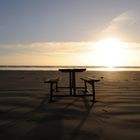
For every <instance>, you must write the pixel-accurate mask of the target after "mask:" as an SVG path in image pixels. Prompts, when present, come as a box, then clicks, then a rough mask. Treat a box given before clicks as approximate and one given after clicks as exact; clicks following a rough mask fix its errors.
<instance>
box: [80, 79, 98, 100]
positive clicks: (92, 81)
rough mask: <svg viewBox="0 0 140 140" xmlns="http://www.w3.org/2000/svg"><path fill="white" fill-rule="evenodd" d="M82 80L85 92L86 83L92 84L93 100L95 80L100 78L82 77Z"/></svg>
mask: <svg viewBox="0 0 140 140" xmlns="http://www.w3.org/2000/svg"><path fill="white" fill-rule="evenodd" d="M80 79H81V80H83V81H84V85H85V92H87V91H88V90H87V83H88V84H90V85H91V86H92V96H93V102H94V101H95V82H99V81H100V80H99V79H97V78H94V77H82V78H80Z"/></svg>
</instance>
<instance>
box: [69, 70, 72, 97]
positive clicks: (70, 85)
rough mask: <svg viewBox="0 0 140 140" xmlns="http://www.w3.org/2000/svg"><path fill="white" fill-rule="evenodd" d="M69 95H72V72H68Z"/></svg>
mask: <svg viewBox="0 0 140 140" xmlns="http://www.w3.org/2000/svg"><path fill="white" fill-rule="evenodd" d="M69 87H70V96H71V95H72V73H71V72H70V73H69Z"/></svg>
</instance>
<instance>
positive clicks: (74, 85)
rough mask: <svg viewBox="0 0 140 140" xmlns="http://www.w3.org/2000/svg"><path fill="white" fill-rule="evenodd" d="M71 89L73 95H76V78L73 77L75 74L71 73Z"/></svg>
mask: <svg viewBox="0 0 140 140" xmlns="http://www.w3.org/2000/svg"><path fill="white" fill-rule="evenodd" d="M72 87H73V94H74V95H76V77H75V72H72Z"/></svg>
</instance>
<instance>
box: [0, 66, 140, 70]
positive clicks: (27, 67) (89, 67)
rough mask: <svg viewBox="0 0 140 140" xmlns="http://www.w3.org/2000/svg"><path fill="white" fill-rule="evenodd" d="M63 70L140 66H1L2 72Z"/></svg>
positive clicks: (131, 67) (137, 68)
mask: <svg viewBox="0 0 140 140" xmlns="http://www.w3.org/2000/svg"><path fill="white" fill-rule="evenodd" d="M60 68H61V69H62V68H67V69H68V68H77V69H79V68H86V69H87V70H89V71H140V66H113V67H108V66H29V65H28V66H27V65H20V66H19V65H0V70H27V71H28V70H33V71H40V70H41V71H57V70H58V69H60Z"/></svg>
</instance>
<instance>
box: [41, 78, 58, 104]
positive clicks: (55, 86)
mask: <svg viewBox="0 0 140 140" xmlns="http://www.w3.org/2000/svg"><path fill="white" fill-rule="evenodd" d="M59 80H60V77H56V78H51V79H47V80H45V81H44V83H48V84H50V94H49V99H50V102H52V101H53V99H52V98H53V91H56V92H57V91H58V81H59Z"/></svg>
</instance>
